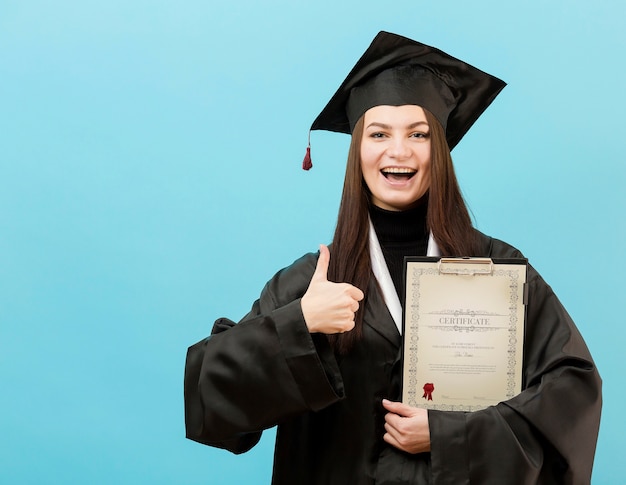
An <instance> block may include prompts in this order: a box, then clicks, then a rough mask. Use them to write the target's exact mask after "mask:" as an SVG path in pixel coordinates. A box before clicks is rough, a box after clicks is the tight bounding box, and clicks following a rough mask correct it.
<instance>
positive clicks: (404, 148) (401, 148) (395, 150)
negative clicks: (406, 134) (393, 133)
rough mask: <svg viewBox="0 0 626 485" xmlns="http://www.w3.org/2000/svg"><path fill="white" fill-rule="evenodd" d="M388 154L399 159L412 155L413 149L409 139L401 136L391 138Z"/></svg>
mask: <svg viewBox="0 0 626 485" xmlns="http://www.w3.org/2000/svg"><path fill="white" fill-rule="evenodd" d="M387 154H388V155H389V156H390V157H392V158H398V159H403V158H408V157H410V156H411V150H410V148H409V144H408V141H407V140H405V139H404V138H401V137H399V138H394V139H392V140H390V142H389V147H388V148H387Z"/></svg>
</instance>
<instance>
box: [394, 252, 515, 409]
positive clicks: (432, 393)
mask: <svg viewBox="0 0 626 485" xmlns="http://www.w3.org/2000/svg"><path fill="white" fill-rule="evenodd" d="M526 267H527V261H526V260H525V259H521V258H520V259H506V260H504V259H501V260H492V259H488V258H441V259H439V258H413V257H411V258H405V267H404V270H405V304H404V312H403V313H404V315H403V316H404V318H403V349H402V352H403V355H402V357H403V376H402V402H404V403H405V404H408V405H410V406H414V407H421V408H426V409H437V410H443V411H477V410H480V409H484V408H486V407H488V406H491V405H494V404H497V403H498V402H500V401H504V400H507V399H510V398H512V397H514V396H515V395H517V394H519V393H520V392H521V390H522V360H523V351H524V321H525V309H526V301H525V300H526V298H525V294H526Z"/></svg>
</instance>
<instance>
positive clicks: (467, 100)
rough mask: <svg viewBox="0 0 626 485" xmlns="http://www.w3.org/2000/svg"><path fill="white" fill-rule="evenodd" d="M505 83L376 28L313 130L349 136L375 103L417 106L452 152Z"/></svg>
mask: <svg viewBox="0 0 626 485" xmlns="http://www.w3.org/2000/svg"><path fill="white" fill-rule="evenodd" d="M505 85H506V83H505V82H504V81H501V80H500V79H498V78H496V77H494V76H491V75H489V74H487V73H485V72H483V71H481V70H479V69H477V68H475V67H473V66H471V65H469V64H467V63H465V62H463V61H460V60H459V59H456V58H454V57H452V56H450V55H448V54H446V53H445V52H443V51H441V50H439V49H435V48H434V47H430V46H427V45H425V44H422V43H420V42H416V41H414V40H411V39H408V38H406V37H402V36H400V35H396V34H391V33H389V32H379V33H378V35H377V36H376V38H375V39H374V40H373V42H372V43H371V45H370V46H369V47H368V48H367V50H366V51H365V53H364V54H363V56H361V58H360V59H359V61H358V62H357V63H356V65H355V66H354V67H353V68H352V70H351V71H350V74H348V77H346V79H345V80H344V81H343V83H342V84H341V86H340V87H339V89H338V90H337V92H336V93H335V94H334V95H333V97H332V98H331V99H330V101H329V102H328V104H327V105H326V107H325V108H324V109H323V110H322V112H321V113H320V114H319V116H318V117H317V118H316V119H315V121H314V122H313V124H312V125H311V130H328V131H336V132H339V133H348V134H349V133H351V132H352V130H353V129H354V125H355V123H356V122H357V121H358V119H359V118H360V117H361V116H363V114H364V113H365V112H366V111H367V110H368V109H370V108H373V107H374V106H379V105H392V106H401V105H405V104H416V105H419V106H422V107H423V108H426V109H427V110H428V111H430V112H431V113H432V114H433V115H434V116H435V117H436V118H437V119H438V120H439V122H440V123H441V124H442V126H443V127H444V129H445V132H446V139H447V141H448V145H449V147H450V150H452V148H454V147H455V146H456V144H457V143H458V142H459V141H460V140H461V138H463V136H464V135H465V133H467V131H468V130H469V129H470V127H471V126H472V125H473V124H474V122H475V121H476V120H477V119H478V117H479V116H480V115H481V114H482V113H483V111H485V109H487V106H489V105H490V104H491V102H492V101H493V100H494V98H495V97H496V96H497V95H498V93H499V92H500V91H501V90H502V89H503V88H504V86H505ZM307 158H308V160H307ZM307 162H308V163H307ZM305 165H309V167H308V168H310V150H309V149H307V157H305V163H304V164H303V167H304V168H306V169H307V170H308V168H307V167H306V166H305Z"/></svg>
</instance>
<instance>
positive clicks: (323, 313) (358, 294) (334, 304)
mask: <svg viewBox="0 0 626 485" xmlns="http://www.w3.org/2000/svg"><path fill="white" fill-rule="evenodd" d="M329 264H330V251H329V250H328V248H327V247H326V246H324V245H323V244H322V245H320V256H319V259H318V260H317V266H316V267H315V273H313V277H312V278H311V283H309V287H308V289H307V290H306V293H305V294H304V296H303V297H302V301H301V305H302V314H303V315H304V320H305V322H306V325H307V327H308V329H309V332H310V333H326V334H332V333H343V332H347V331H350V330H352V329H353V328H354V314H355V313H356V311H357V310H358V309H359V302H360V301H361V300H362V299H363V297H364V295H363V292H362V291H361V290H359V289H358V288H357V287H356V286H352V285H351V284H349V283H333V282H332V281H328V265H329Z"/></svg>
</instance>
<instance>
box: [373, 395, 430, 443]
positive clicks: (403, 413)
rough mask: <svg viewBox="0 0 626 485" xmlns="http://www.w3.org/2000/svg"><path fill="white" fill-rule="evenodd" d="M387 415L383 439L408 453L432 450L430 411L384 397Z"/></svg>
mask: <svg viewBox="0 0 626 485" xmlns="http://www.w3.org/2000/svg"><path fill="white" fill-rule="evenodd" d="M383 406H384V407H385V409H386V410H387V411H389V412H388V413H387V414H386V415H385V431H386V433H385V435H384V436H383V439H384V440H385V441H386V442H387V443H389V444H390V445H392V446H395V447H396V448H398V449H399V450H402V451H406V452H407V453H412V454H415V453H423V452H426V451H430V430H429V428H428V411H427V410H426V409H421V408H414V407H411V406H407V405H406V404H402V403H401V402H392V401H388V400H387V399H383Z"/></svg>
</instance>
